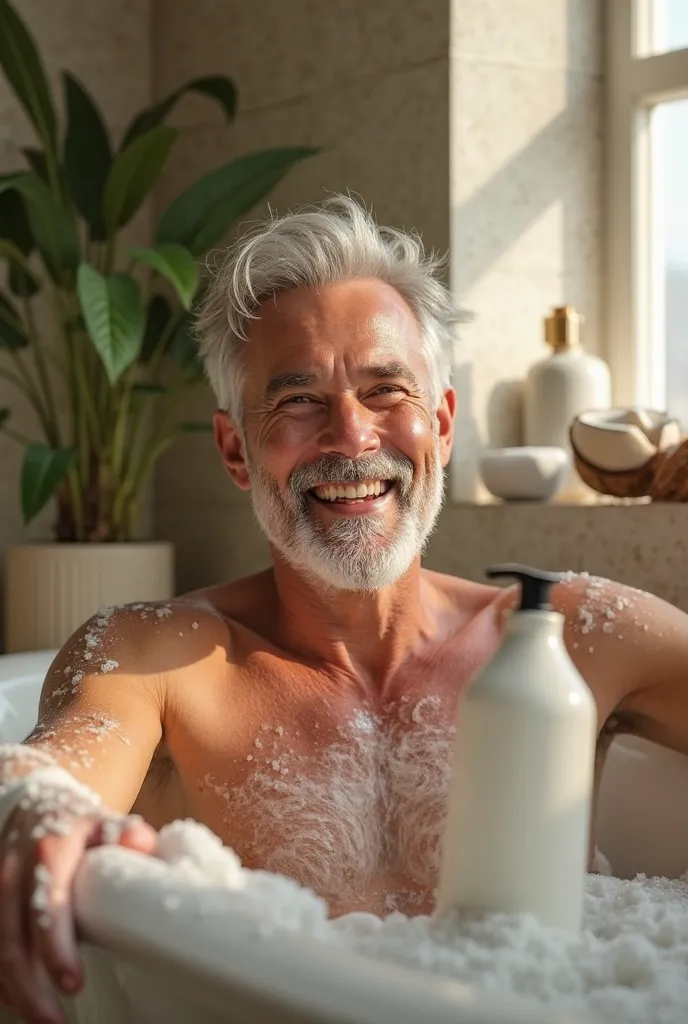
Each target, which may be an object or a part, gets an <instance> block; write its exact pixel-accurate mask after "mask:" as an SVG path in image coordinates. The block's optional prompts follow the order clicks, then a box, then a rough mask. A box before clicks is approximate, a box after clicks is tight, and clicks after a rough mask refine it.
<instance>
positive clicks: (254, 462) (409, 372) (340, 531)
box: [215, 280, 454, 590]
mask: <svg viewBox="0 0 688 1024" xmlns="http://www.w3.org/2000/svg"><path fill="white" fill-rule="evenodd" d="M244 371H245V372H244V379H245V381H246V384H245V387H244V395H243V408H244V410H245V413H244V430H243V433H242V431H239V430H237V429H236V427H235V426H234V425H233V424H232V423H231V421H230V420H229V418H228V417H227V415H226V414H225V413H217V414H216V416H215V432H216V439H217V442H218V446H219V448H220V451H221V454H222V457H223V461H224V463H225V466H226V468H227V470H228V472H229V474H230V475H231V476H232V478H233V480H234V481H235V483H237V484H238V485H239V486H240V487H242V488H244V489H246V490H249V489H250V490H251V494H252V499H253V506H254V509H255V513H256V516H257V518H258V521H259V522H260V524H261V526H262V528H263V530H264V531H265V533H266V534H267V536H268V538H269V540H270V541H271V543H272V544H273V546H274V547H275V548H276V550H277V551H278V552H279V553H280V554H281V555H282V557H283V558H284V559H286V561H288V562H289V563H290V564H291V565H292V566H293V567H294V568H295V569H296V570H297V571H298V572H299V573H300V574H302V575H306V576H308V577H311V578H316V579H318V580H320V581H322V582H325V583H327V584H329V585H331V586H334V587H337V588H340V589H346V590H376V589H379V588H381V587H384V586H388V585H389V584H391V583H393V582H395V581H396V580H398V579H399V578H400V577H401V576H403V575H404V574H405V573H406V572H407V571H408V569H409V568H410V566H411V565H412V563H413V562H414V560H415V559H416V558H417V557H418V555H419V554H420V551H421V549H422V547H423V544H424V543H425V540H426V539H427V537H428V536H429V534H430V532H431V531H432V528H433V526H434V524H435V520H436V518H437V514H438V512H439V509H440V506H441V502H442V491H443V480H442V469H443V467H444V466H446V464H447V462H448V459H449V452H450V446H451V431H452V419H453V413H454V393H453V392H452V391H448V392H447V393H446V394H445V396H444V398H443V400H442V402H441V403H440V405H439V408H434V407H433V406H432V405H431V402H430V398H429V395H430V393H431V390H432V389H431V387H430V379H429V376H428V368H427V366H426V363H425V360H424V358H423V353H422V346H421V339H420V336H419V331H418V326H417V323H416V320H415V318H414V316H413V313H412V312H411V310H410V309H409V307H408V306H407V305H406V303H405V301H404V300H403V298H402V297H401V296H400V295H399V294H398V293H397V292H396V291H395V290H394V289H393V288H390V287H389V286H388V285H385V284H383V283H382V282H380V281H375V280H365V281H348V282H344V283H342V284H337V285H329V286H327V287H324V288H321V289H320V290H318V291H316V290H315V289H310V288H297V289H294V290H292V291H288V292H283V293H281V294H279V295H278V296H276V298H275V299H271V300H268V301H267V302H265V303H264V304H263V306H262V307H261V308H260V311H259V319H257V320H256V321H255V322H254V323H253V324H252V326H251V330H250V333H249V340H248V342H247V343H246V347H245V353H244Z"/></svg>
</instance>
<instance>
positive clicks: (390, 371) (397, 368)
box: [363, 363, 420, 388]
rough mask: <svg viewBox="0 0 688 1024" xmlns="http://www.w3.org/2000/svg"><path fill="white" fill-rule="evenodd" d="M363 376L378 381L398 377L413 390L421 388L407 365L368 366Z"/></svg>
mask: <svg viewBox="0 0 688 1024" xmlns="http://www.w3.org/2000/svg"><path fill="white" fill-rule="evenodd" d="M363 376H365V377H375V378H378V379H382V378H385V379H387V378H389V377H396V378H397V379H398V380H405V381H406V383H407V384H410V385H411V387H413V388H419V387H420V385H419V383H418V378H417V377H416V375H415V373H414V372H413V371H412V370H411V369H409V367H408V366H406V364H405V363H378V364H377V365H375V366H366V368H365V370H364V371H363Z"/></svg>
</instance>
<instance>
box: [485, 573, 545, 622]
mask: <svg viewBox="0 0 688 1024" xmlns="http://www.w3.org/2000/svg"><path fill="white" fill-rule="evenodd" d="M485 575H486V576H488V577H489V579H491V580H495V579H502V578H505V579H506V578H511V579H516V580H518V581H519V583H520V584H521V603H520V605H519V609H518V610H519V611H523V612H527V611H548V610H549V609H551V607H552V606H551V604H550V603H549V591H550V587H551V586H552V584H554V583H559V582H560V580H561V579H562V574H561V573H560V572H545V571H544V570H542V569H531V568H530V566H527V565H519V564H518V563H517V562H506V563H504V564H503V565H493V566H490V568H489V569H487V570H486V572H485Z"/></svg>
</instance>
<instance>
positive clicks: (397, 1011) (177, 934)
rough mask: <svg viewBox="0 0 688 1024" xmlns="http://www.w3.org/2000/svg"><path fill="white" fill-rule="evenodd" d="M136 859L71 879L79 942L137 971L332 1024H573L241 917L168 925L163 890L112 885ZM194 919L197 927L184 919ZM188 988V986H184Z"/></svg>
mask: <svg viewBox="0 0 688 1024" xmlns="http://www.w3.org/2000/svg"><path fill="white" fill-rule="evenodd" d="M136 856H137V855H136V854H131V853H130V852H128V851H126V850H123V849H117V848H100V849H98V850H94V851H92V852H91V853H89V854H87V856H86V857H85V859H84V861H83V863H82V866H81V868H80V870H79V872H78V875H77V881H76V885H75V902H76V913H77V921H78V924H79V928H80V932H81V934H82V935H83V937H84V938H85V939H86V940H87V941H89V942H91V943H93V944H95V945H97V946H100V947H101V948H105V949H107V950H109V951H111V952H113V953H115V954H116V955H118V956H120V957H122V959H123V960H125V961H127V962H129V963H132V964H134V965H139V966H145V965H148V966H150V967H153V966H155V965H158V966H163V965H164V966H165V968H166V970H167V971H169V972H170V976H171V977H173V976H175V975H177V974H178V973H179V972H182V973H183V974H184V975H186V976H188V977H189V976H190V977H192V978H194V979H195V982H196V986H197V987H198V988H199V989H201V988H203V986H206V985H207V986H208V988H209V989H210V990H213V989H215V990H217V989H218V987H219V988H220V989H222V990H223V991H224V993H225V999H226V998H227V996H228V994H229V993H230V991H231V992H232V993H234V994H235V995H240V994H242V995H243V997H244V998H245V999H248V1000H249V1001H259V1002H261V1003H271V1004H273V1005H274V1006H275V1007H277V1006H288V1007H289V1008H290V1009H292V1010H293V1011H294V1012H297V1013H301V1014H303V1015H305V1016H306V1018H307V1019H308V1020H311V1019H312V1020H318V1021H330V1020H331V1021H332V1022H336V1024H393V1022H394V1024H418V1021H421V1020H422V1021H423V1022H424V1024H497V1022H498V1021H499V1022H500V1024H579V1018H578V1017H577V1016H575V1015H572V1014H571V1013H570V1012H568V1011H567V1012H564V1011H561V1010H558V1009H556V1008H555V1007H551V1008H550V1007H543V1006H542V1005H541V1004H539V1003H537V1002H535V1001H532V1000H528V999H525V998H520V997H517V996H512V995H508V996H496V995H493V994H491V993H484V992H480V991H479V990H477V989H475V988H473V987H471V986H468V985H465V984H463V983H461V982H458V981H454V980H452V979H449V978H443V977H441V976H437V975H429V974H426V973H425V972H423V971H421V970H418V969H414V968H403V967H400V966H397V965H394V964H388V963H383V962H378V961H375V962H373V961H371V960H368V959H366V958H365V957H363V956H361V955H360V954H357V953H353V952H350V951H348V950H344V949H342V948H341V947H339V946H330V945H327V944H325V943H322V942H320V941H318V940H317V939H315V938H313V937H309V936H307V935H303V934H300V933H292V932H283V933H281V934H280V933H275V934H273V935H270V936H261V935H259V934H257V933H256V931H257V930H256V923H255V921H253V920H252V919H251V918H250V917H249V916H248V915H243V921H239V920H238V919H237V927H235V928H234V929H232V927H231V918H230V917H229V915H220V914H217V915H209V916H206V917H201V916H200V915H199V916H197V917H196V918H195V919H194V918H193V917H192V916H191V915H190V916H189V917H185V918H184V928H183V929H182V928H175V927H172V926H171V925H172V920H173V918H172V917H171V915H170V912H169V911H168V910H166V909H165V907H164V905H163V898H162V896H163V893H164V887H163V889H162V892H161V888H160V887H157V889H156V886H155V884H151V877H150V876H148V877H145V875H144V876H143V877H142V878H141V879H140V880H137V879H135V878H134V879H131V878H129V879H128V881H127V885H126V886H122V885H121V883H120V884H117V882H116V881H114V880H113V874H112V871H111V870H110V867H111V866H112V865H115V866H116V865H117V864H120V865H121V864H124V863H126V861H127V860H128V861H129V862H130V861H131V858H132V857H136ZM192 920H195V922H197V925H198V926H197V927H196V928H194V927H193V925H192V924H191V921H192ZM187 984H188V982H187Z"/></svg>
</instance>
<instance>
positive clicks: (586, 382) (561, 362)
mask: <svg viewBox="0 0 688 1024" xmlns="http://www.w3.org/2000/svg"><path fill="white" fill-rule="evenodd" d="M582 321H583V317H582V316H581V315H580V314H579V313H577V312H576V310H575V309H574V308H573V306H557V307H556V308H555V309H553V310H552V313H551V315H550V316H548V317H547V319H546V320H545V341H546V342H547V344H548V345H549V346H550V348H551V350H552V351H551V352H550V354H549V356H547V357H546V358H544V359H541V360H540V361H539V362H538V363H535V365H534V366H532V367H531V368H530V371H529V373H528V377H527V379H526V386H525V397H524V427H525V443H526V444H527V445H554V446H556V447H558V448H564V449H565V450H566V451H568V452H569V453H571V444H570V440H569V430H570V428H571V424H572V422H573V420H574V419H575V417H576V416H577V415H578V414H579V413H581V412H586V411H588V410H591V409H608V408H609V406H610V405H611V377H610V373H609V367H608V366H607V364H606V363H605V362H604V361H603V360H602V359H600V358H599V357H598V356H594V355H591V354H590V353H589V352H586V351H585V349H584V348H583V346H582V345H581V343H580V337H579V335H580V325H581V323H582ZM572 464H573V460H572ZM590 495H591V492H590V491H589V490H588V489H587V488H586V487H585V485H584V484H583V482H582V480H581V479H580V477H579V476H578V474H577V473H576V471H575V469H573V468H572V470H571V473H570V475H569V479H568V481H567V482H566V484H565V485H564V487H563V489H562V491H561V492H560V493H559V495H558V500H559V501H562V500H563V501H566V500H570V501H581V500H584V499H586V498H588V497H590Z"/></svg>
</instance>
